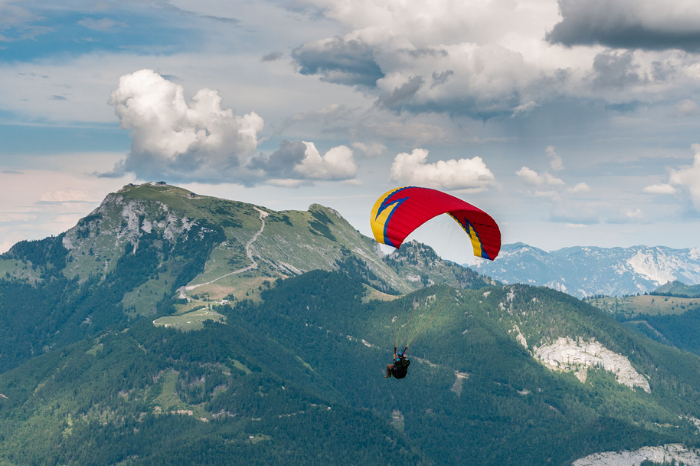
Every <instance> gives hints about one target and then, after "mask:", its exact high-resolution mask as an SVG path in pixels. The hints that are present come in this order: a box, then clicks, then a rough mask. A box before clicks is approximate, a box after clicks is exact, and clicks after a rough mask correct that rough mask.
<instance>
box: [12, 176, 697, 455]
mask: <svg viewBox="0 0 700 466" xmlns="http://www.w3.org/2000/svg"><path fill="white" fill-rule="evenodd" d="M375 246H376V245H375V243H374V242H373V241H372V240H370V239H368V238H365V237H363V236H362V235H360V234H359V233H358V232H357V231H356V230H354V229H353V228H352V227H351V226H350V225H349V224H348V223H347V222H346V221H345V220H343V219H342V217H340V216H339V215H338V214H337V213H336V212H335V211H333V210H332V209H329V208H326V207H322V206H318V205H312V206H311V208H310V209H309V211H307V212H300V211H286V212H275V211H272V210H270V209H266V208H264V207H262V206H254V205H251V204H245V203H238V202H233V201H226V200H222V199H216V198H211V197H206V196H200V195H197V194H194V193H190V192H189V191H185V190H181V189H179V188H176V187H172V186H167V185H141V186H127V187H125V188H124V189H123V190H121V191H119V192H117V193H114V194H111V195H109V196H108V197H107V199H105V201H104V202H103V203H102V205H101V206H100V207H99V208H98V209H96V211H95V212H93V213H91V214H90V215H89V216H88V217H86V218H84V219H82V220H81V221H80V222H78V225H76V227H74V228H73V229H71V230H69V231H68V232H66V233H64V234H62V235H59V236H58V237H54V238H47V239H45V240H41V241H36V242H21V243H18V244H17V245H15V246H14V247H13V248H12V249H11V250H10V251H8V253H6V254H5V255H3V256H2V258H0V266H1V267H3V269H2V270H3V272H4V273H3V276H4V278H2V276H0V317H2V318H1V319H0V464H8V465H25V464H26V465H28V464H65V465H78V464H80V465H93V464H94V465H103V464H119V465H125V466H126V465H146V464H148V465H151V464H212V465H214V464H285V465H307V464H357V465H360V464H362V465H372V464H377V465H386V464H397V465H398V464H416V465H437V464H474V465H491V464H500V465H533V466H534V465H538V466H539V465H543V464H556V465H568V464H577V465H581V466H582V465H586V464H588V465H591V464H605V463H601V462H600V461H607V459H609V458H613V460H616V459H615V458H617V457H615V456H614V455H616V454H619V455H624V453H620V452H625V451H627V452H634V455H635V458H641V460H640V461H655V462H657V463H658V461H656V460H657V458H659V455H662V454H665V455H666V456H665V457H664V458H665V461H667V462H670V461H676V462H677V463H678V462H680V461H684V462H686V463H690V462H692V461H695V462H700V453H698V451H699V450H697V448H698V446H700V429H699V428H698V425H700V420H699V419H700V375H699V374H700V357H698V356H696V355H694V354H691V353H689V352H685V351H682V350H680V349H678V348H674V347H671V346H670V345H667V344H662V343H660V342H657V341H654V340H653V339H650V338H647V337H645V336H643V335H640V334H638V333H636V332H635V331H633V330H632V329H630V328H628V327H626V326H625V325H623V324H621V323H620V322H617V321H616V320H615V319H614V318H613V317H612V316H610V315H609V314H608V313H606V312H603V311H600V310H599V309H596V308H595V307H592V306H590V305H589V304H587V303H585V302H582V301H580V300H578V299H576V298H574V297H572V296H570V295H568V294H565V293H561V292H559V291H556V290H552V289H549V288H546V287H536V286H529V285H522V284H515V285H502V284H500V283H498V282H495V281H494V280H491V279H488V278H485V277H483V276H480V275H478V274H477V273H475V272H474V271H470V270H467V269H463V268H461V267H459V266H457V265H455V264H451V263H449V262H445V261H442V260H441V259H440V258H439V257H438V256H437V255H435V253H434V252H433V251H432V250H431V249H430V248H427V247H425V246H423V245H420V244H417V243H409V244H407V245H405V247H402V249H401V250H400V251H398V252H396V253H393V254H391V255H389V256H383V255H382V254H381V253H379V252H378V251H377V250H376V248H375ZM405 342H410V348H409V353H408V354H409V357H410V358H411V361H412V363H411V366H410V368H409V374H408V377H406V378H405V379H403V380H395V379H385V378H384V377H383V375H384V367H385V365H386V364H387V363H388V362H389V361H390V360H391V352H392V347H393V346H402V345H403V344H405ZM601 458H603V459H602V460H601ZM596 461H597V463H596Z"/></svg>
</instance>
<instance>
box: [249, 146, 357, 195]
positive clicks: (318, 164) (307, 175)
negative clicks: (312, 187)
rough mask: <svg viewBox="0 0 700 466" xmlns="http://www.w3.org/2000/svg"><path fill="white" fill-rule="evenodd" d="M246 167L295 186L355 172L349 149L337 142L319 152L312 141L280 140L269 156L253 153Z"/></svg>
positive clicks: (348, 176)
mask: <svg viewBox="0 0 700 466" xmlns="http://www.w3.org/2000/svg"><path fill="white" fill-rule="evenodd" d="M248 168H250V169H252V170H254V171H257V172H258V175H259V176H260V178H261V179H267V181H266V182H267V183H269V184H274V185H278V186H287V187H296V186H300V185H301V184H305V183H306V184H308V182H311V181H330V180H337V181H341V180H350V179H353V178H354V177H355V175H356V174H357V165H355V160H354V158H353V153H352V150H350V148H348V147H347V146H337V147H333V148H332V149H329V150H328V151H327V152H326V153H325V154H324V155H321V154H320V153H319V151H318V149H317V148H316V145H315V144H314V143H312V142H305V141H282V142H281V143H280V147H279V149H277V150H276V151H275V152H273V153H272V154H270V155H269V156H265V155H262V154H261V155H258V156H256V157H253V158H252V159H251V161H250V163H249V164H248Z"/></svg>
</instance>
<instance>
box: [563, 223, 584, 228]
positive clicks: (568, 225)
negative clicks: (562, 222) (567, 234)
mask: <svg viewBox="0 0 700 466" xmlns="http://www.w3.org/2000/svg"><path fill="white" fill-rule="evenodd" d="M586 226H587V225H584V224H583V223H567V224H566V228H586Z"/></svg>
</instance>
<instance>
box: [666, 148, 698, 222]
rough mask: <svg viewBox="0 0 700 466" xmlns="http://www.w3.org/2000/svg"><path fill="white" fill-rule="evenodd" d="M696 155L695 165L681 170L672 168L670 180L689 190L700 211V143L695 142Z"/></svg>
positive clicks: (696, 208) (691, 198)
mask: <svg viewBox="0 0 700 466" xmlns="http://www.w3.org/2000/svg"><path fill="white" fill-rule="evenodd" d="M692 148H693V150H694V151H695V157H694V159H693V165H692V166H690V167H686V168H681V169H679V170H671V173H670V176H669V182H670V183H671V184H672V185H674V186H678V187H679V188H680V189H682V190H684V191H687V193H688V194H689V195H690V200H691V202H692V203H693V205H694V206H695V210H697V211H698V212H700V144H693V145H692Z"/></svg>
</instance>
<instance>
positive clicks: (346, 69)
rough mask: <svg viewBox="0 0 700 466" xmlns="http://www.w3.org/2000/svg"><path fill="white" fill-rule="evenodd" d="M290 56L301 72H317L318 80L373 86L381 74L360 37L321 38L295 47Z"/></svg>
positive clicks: (313, 73)
mask: <svg viewBox="0 0 700 466" xmlns="http://www.w3.org/2000/svg"><path fill="white" fill-rule="evenodd" d="M292 57H293V58H294V60H295V61H296V62H297V64H298V65H299V72H300V73H301V74H304V75H320V76H321V80H322V81H327V82H330V83H336V84H346V85H350V86H355V85H358V86H366V87H375V85H376V82H377V80H378V79H380V78H382V77H384V73H383V72H382V70H381V68H380V67H379V65H378V64H377V62H376V61H375V58H374V48H373V47H372V46H370V45H369V44H367V43H365V42H363V41H361V40H356V39H347V40H346V39H344V38H342V37H333V38H330V39H322V40H318V41H316V42H310V43H308V44H305V45H303V46H301V47H298V48H297V49H295V50H294V51H292Z"/></svg>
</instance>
